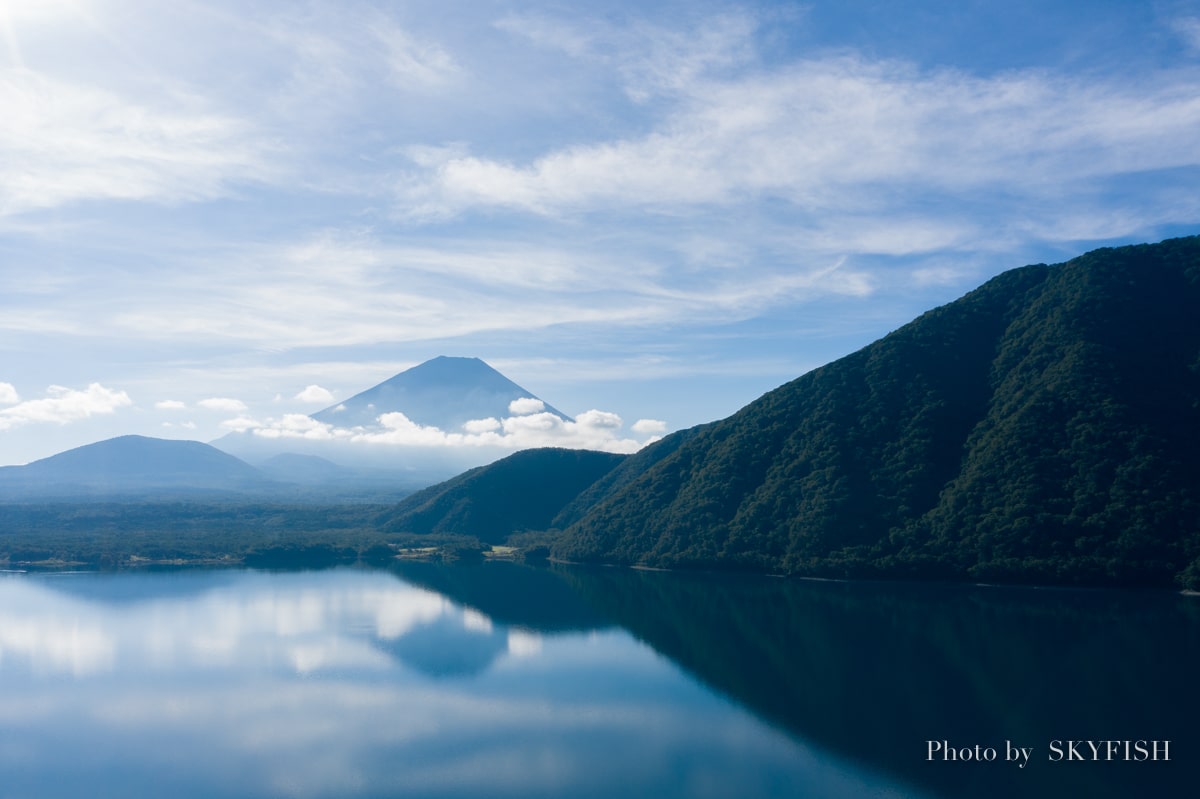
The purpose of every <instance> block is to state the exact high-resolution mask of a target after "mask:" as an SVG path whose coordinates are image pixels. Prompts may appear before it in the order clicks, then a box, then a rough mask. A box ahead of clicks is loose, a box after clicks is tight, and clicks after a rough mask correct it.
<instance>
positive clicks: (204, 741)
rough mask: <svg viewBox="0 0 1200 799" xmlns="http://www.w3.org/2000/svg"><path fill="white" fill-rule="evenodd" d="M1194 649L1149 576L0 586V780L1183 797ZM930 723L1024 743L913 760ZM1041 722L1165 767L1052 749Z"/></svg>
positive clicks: (70, 581) (339, 573)
mask: <svg viewBox="0 0 1200 799" xmlns="http://www.w3.org/2000/svg"><path fill="white" fill-rule="evenodd" d="M643 642H644V643H643ZM647 645H648V646H647ZM1198 656H1200V603H1198V602H1197V601H1196V600H1195V599H1194V598H1187V597H1178V596H1172V595H1163V594H1139V593H1115V592H1079V591H1031V590H1012V589H985V588H973V587H965V586H912V585H907V586H905V585H878V584H850V583H816V582H796V581H786V580H777V579H769V578H749V577H746V578H742V577H717V576H706V575H695V574H668V573H646V572H637V571H631V570H626V569H611V568H600V569H576V568H558V567H555V568H549V569H529V568H525V567H519V566H513V565H507V564H482V565H476V566H459V567H446V566H440V565H434V564H425V563H406V564H398V565H397V566H396V567H395V568H394V569H393V570H392V571H391V572H382V571H376V572H369V571H351V570H336V571H329V572H306V573H274V574H269V573H258V572H246V571H240V572H235V571H225V572H221V571H214V572H203V571H192V572H181V573H178V574H175V575H162V574H138V573H134V574H94V575H71V576H61V577H49V576H40V577H39V576H31V575H21V576H7V577H3V578H0V708H2V710H0V773H3V774H4V777H5V788H4V790H3V791H0V793H2V794H3V795H12V796H30V797H66V796H76V795H84V794H86V795H89V796H137V795H165V794H170V795H174V796H178V797H193V796H195V797H199V796H205V797H210V796H230V797H232V796H246V797H258V796H263V797H266V796H301V795H303V796H445V797H463V798H465V797H482V796H489V797H490V796H514V797H515V796H521V797H525V796H543V797H558V796H568V795H570V796H573V797H574V796H591V797H607V796H612V795H617V794H619V795H622V796H626V797H639V796H645V797H650V796H654V797H674V796H680V797H683V796H689V797H690V796H696V797H700V796H738V797H782V796H797V795H803V796H806V797H807V796H811V797H837V799H851V798H853V797H859V796H888V797H895V798H900V797H912V798H913V799H916V797H928V796H933V797H960V796H970V797H1007V796H1023V797H1026V796H1028V797H1039V796H1045V797H1050V796H1088V797H1101V798H1103V797H1124V796H1132V795H1139V796H1156V797H1157V796H1184V795H1190V793H1189V791H1190V789H1191V787H1192V786H1193V785H1194V780H1195V779H1196V777H1197V774H1196V758H1195V752H1196V748H1195V747H1196V743H1197V738H1196V736H1195V734H1194V733H1193V732H1192V730H1191V729H1190V722H1191V712H1190V710H1189V708H1190V707H1191V704H1194V700H1195V688H1194V686H1193V681H1192V673H1191V671H1192V667H1193V665H1194V664H1195V663H1196V662H1198V660H1200V657H1198ZM688 675H692V677H694V678H695V679H692V677H689V676H688ZM730 700H732V701H730ZM744 708H745V709H748V710H749V711H750V712H747V711H746V710H745V709H744ZM763 721H766V722H767V723H766V724H763V723H762V722H763ZM943 739H945V740H948V741H950V742H951V743H952V744H953V745H955V746H971V747H973V746H975V745H976V744H979V745H981V746H982V747H987V746H993V747H997V748H1000V749H1001V751H1003V747H1004V743H1005V741H1012V742H1013V744H1014V745H1017V746H1025V747H1033V748H1034V751H1033V755H1032V757H1031V759H1030V762H1029V764H1028V766H1027V767H1026V768H1024V769H1019V768H1017V767H1016V766H1015V765H1013V764H1008V763H1004V762H995V763H962V762H958V763H943V762H939V761H935V762H929V761H928V760H927V758H926V754H927V741H929V740H943ZM1054 739H1092V740H1099V739H1134V740H1137V739H1145V740H1170V741H1171V754H1172V760H1171V761H1169V762H1157V763H1124V762H1074V763H1057V764H1056V763H1049V762H1047V759H1046V755H1047V753H1048V746H1049V744H1050V742H1051V741H1052V740H1054ZM1001 758H1003V755H1001ZM148 786H153V790H151V789H150V787H148ZM914 786H920V787H914Z"/></svg>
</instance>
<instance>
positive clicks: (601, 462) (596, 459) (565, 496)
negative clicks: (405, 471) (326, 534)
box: [378, 448, 627, 544]
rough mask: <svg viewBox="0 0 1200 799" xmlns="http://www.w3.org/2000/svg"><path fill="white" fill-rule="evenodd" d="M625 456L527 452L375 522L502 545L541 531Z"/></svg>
mask: <svg viewBox="0 0 1200 799" xmlns="http://www.w3.org/2000/svg"><path fill="white" fill-rule="evenodd" d="M626 457H627V456H625V455H615V454H612V453H608V452H594V451H591V450H579V449H559V448H545V449H527V450H522V451H519V452H515V453H513V454H512V455H509V456H508V457H507V458H503V459H501V460H499V461H496V462H495V463H491V464H488V465H487V466H479V467H477V468H475V469H471V470H470V471H467V472H464V473H463V474H460V475H459V476H458V477H455V478H452V479H450V480H447V481H445V482H443V483H439V484H437V485H434V486H430V487H429V488H426V489H424V490H422V491H418V492H417V493H415V494H413V495H412V496H410V497H407V498H406V499H404V500H403V501H402V502H400V504H398V505H396V506H395V507H394V508H392V509H390V510H389V511H388V512H386V513H385V514H383V515H381V516H380V518H379V519H378V524H379V525H380V527H381V529H383V530H384V531H386V532H389V533H415V534H429V533H440V534H457V535H465V536H474V537H476V538H478V539H479V540H480V541H483V542H486V543H489V544H502V543H504V542H505V541H506V540H507V539H508V537H509V536H510V535H512V534H513V533H520V532H525V531H543V530H547V529H549V528H550V527H552V526H553V520H554V518H555V516H556V515H557V514H558V513H559V512H560V511H561V510H562V508H563V506H565V505H567V503H569V502H570V501H571V500H572V499H573V498H574V497H576V496H577V495H578V494H579V493H580V492H581V491H583V490H584V489H586V488H587V487H588V486H590V485H591V484H592V483H594V482H595V481H596V480H598V479H599V478H600V477H602V476H603V475H605V474H606V473H608V472H610V471H611V470H612V469H613V468H614V467H615V466H617V464H619V463H621V461H622V460H623V459H625V458H626Z"/></svg>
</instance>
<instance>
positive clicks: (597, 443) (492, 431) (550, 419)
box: [222, 410, 653, 452]
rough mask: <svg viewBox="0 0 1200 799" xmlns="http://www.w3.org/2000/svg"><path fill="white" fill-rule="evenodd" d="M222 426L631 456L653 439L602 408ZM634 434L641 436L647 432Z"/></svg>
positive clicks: (243, 421)
mask: <svg viewBox="0 0 1200 799" xmlns="http://www.w3.org/2000/svg"><path fill="white" fill-rule="evenodd" d="M222 427H225V428H227V429H231V430H238V431H251V432H253V433H254V435H256V436H259V437H262V438H271V439H289V438H290V439H308V440H320V441H331V440H338V441H347V442H352V443H358V444H363V445H376V446H382V445H392V446H404V447H492V448H497V449H505V450H519V449H529V448H531V447H564V448H568V449H594V450H603V451H607V452H634V451H636V450H638V449H640V448H641V447H642V446H645V444H647V443H649V441H650V440H653V439H645V438H643V439H641V440H638V439H634V438H627V437H622V436H621V433H620V431H621V428H622V421H621V417H620V416H618V415H617V414H615V413H610V412H607V411H600V410H588V411H584V412H583V413H581V414H579V416H578V417H577V418H576V420H575V421H574V422H568V421H564V420H563V419H562V418H561V417H559V416H557V415H556V414H553V413H550V412H549V411H541V412H525V413H522V414H520V415H514V416H509V417H506V418H504V419H494V418H487V419H474V420H471V421H469V422H466V423H465V424H463V426H462V429H463V432H461V433H457V432H446V431H444V430H441V429H440V428H437V427H432V426H428V425H421V424H417V423H416V422H414V421H412V420H411V419H409V418H408V417H407V416H405V415H404V414H403V413H401V412H399V411H396V412H392V413H385V414H382V415H381V416H380V417H379V426H378V427H376V428H363V427H355V428H345V427H337V426H334V425H331V424H327V423H325V422H319V421H317V420H315V419H312V418H311V417H308V416H304V415H303V414H287V415H285V416H283V417H282V418H280V419H267V420H266V421H265V422H257V421H255V420H253V419H250V418H248V417H240V418H238V419H233V420H230V421H227V422H223V423H222ZM635 432H637V433H639V434H641V435H644V433H646V432H651V431H644V430H638V431H635Z"/></svg>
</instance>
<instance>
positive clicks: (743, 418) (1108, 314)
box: [392, 237, 1200, 587]
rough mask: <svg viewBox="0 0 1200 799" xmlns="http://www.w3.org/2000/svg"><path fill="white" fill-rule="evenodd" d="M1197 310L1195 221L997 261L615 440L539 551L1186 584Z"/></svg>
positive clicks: (872, 573) (1193, 575)
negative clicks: (914, 304) (894, 326)
mask: <svg viewBox="0 0 1200 799" xmlns="http://www.w3.org/2000/svg"><path fill="white" fill-rule="evenodd" d="M1197 308H1200V238H1198V237H1191V238H1184V239H1174V240H1170V241H1165V242H1162V243H1160V244H1157V245H1140V246H1133V247H1121V248H1115V249H1102V250H1096V251H1094V252H1091V253H1088V254H1086V255H1084V256H1081V257H1079V258H1076V259H1074V260H1072V261H1069V262H1067V263H1065V264H1059V265H1056V266H1047V265H1045V264H1038V265H1034V266H1027V267H1023V268H1019V269H1014V270H1012V271H1009V272H1006V273H1004V274H1002V275H1000V276H998V277H996V278H994V279H993V280H991V281H989V282H988V283H986V284H985V285H983V286H981V287H980V288H979V289H976V290H975V291H972V292H971V293H969V294H967V295H966V296H965V297H963V298H961V299H959V300H957V301H955V302H953V303H950V304H948V305H945V306H942V307H940V308H937V309H935V310H932V311H930V312H928V313H926V314H924V315H923V316H921V317H920V318H918V319H916V320H915V321H913V322H911V323H910V324H908V325H905V326H904V327H902V328H900V329H898V330H896V331H895V332H893V333H891V334H889V335H888V336H886V337H884V338H882V339H880V340H879V341H876V342H875V343H873V344H871V345H869V346H867V347H865V348H863V349H862V350H859V351H858V352H855V353H853V354H851V355H849V356H847V357H845V358H842V359H840V360H837V361H834V362H833V363H830V364H828V365H826V366H824V367H822V368H819V369H816V370H814V371H812V372H809V373H808V374H805V375H803V376H802V377H800V378H798V379H796V380H794V381H792V382H790V383H788V384H786V385H784V386H781V387H780V388H778V389H776V390H774V391H772V392H769V393H768V394H766V395H764V396H763V397H762V398H760V399H758V400H757V401H755V402H753V403H751V404H750V405H748V406H746V407H745V408H743V409H742V410H741V411H739V412H738V413H736V414H734V415H733V416H731V417H729V418H727V419H724V420H721V421H718V422H714V423H711V424H707V425H702V426H700V427H697V428H693V429H690V430H686V431H681V432H679V433H675V434H673V435H670V436H667V437H666V438H664V439H663V440H661V441H659V442H658V443H655V444H653V445H651V446H649V447H646V448H645V449H643V450H641V451H640V452H638V453H636V454H634V455H632V456H629V457H628V458H625V459H623V460H621V461H620V462H619V463H617V464H616V465H615V466H614V468H613V470H612V471H611V472H609V473H607V474H606V475H604V476H602V477H600V478H599V479H598V480H597V481H596V482H594V483H593V484H592V485H591V486H589V487H588V488H585V489H583V490H582V491H581V492H580V493H579V494H577V495H576V496H574V497H572V498H571V499H570V500H569V501H567V502H564V503H563V505H562V508H561V510H560V511H558V512H557V513H555V514H553V519H552V523H551V526H552V527H554V526H556V525H558V526H559V528H558V532H557V537H556V539H555V541H554V544H553V554H554V555H555V556H556V557H558V558H561V559H564V560H570V561H584V562H594V563H612V564H626V565H644V566H655V567H675V568H681V567H686V568H705V569H734V570H750V571H765V572H775V573H784V574H799V575H812V576H824V577H906V578H933V579H967V580H984V581H1000V582H1036V583H1069V584H1145V585H1164V586H1165V585H1172V584H1179V583H1183V584H1184V585H1188V586H1192V587H1200V451H1198V450H1197V448H1196V446H1195V444H1196V442H1197V441H1200V313H1197V310H1196V309H1197ZM500 467H501V465H500V464H495V465H493V467H490V468H500ZM556 468H561V467H556ZM482 477H483V475H481V474H477V475H476V476H475V478H474V479H475V481H476V482H479V483H481V484H482V482H483V480H482ZM548 478H549V475H548V474H547V475H546V476H544V477H543V478H542V480H546V479H548ZM527 482H528V483H529V485H530V487H529V488H528V489H527V491H526V496H527V497H530V498H532V497H534V496H535V495H536V492H537V485H538V484H539V482H540V481H539V480H538V479H536V478H530V479H528V480H527ZM459 488H460V489H461V488H463V486H461V485H460V486H459ZM468 488H469V487H468ZM431 491H434V490H432V489H431ZM434 493H436V491H434ZM404 518H405V517H404V515H403V514H399V515H397V516H396V517H395V518H394V519H393V521H392V524H393V525H394V526H398V527H403V526H404V523H403V522H402V520H403V519H404ZM446 518H450V511H447V516H446ZM437 524H438V522H437V521H436V520H431V519H429V518H428V517H423V518H422V520H421V525H422V526H423V527H431V526H436V525H437ZM458 531H459V532H462V533H468V534H474V533H477V534H479V535H480V536H481V537H482V538H485V539H490V538H491V536H493V534H494V531H492V530H490V529H488V530H485V529H483V528H479V529H478V530H477V531H476V530H475V529H473V528H472V526H471V524H468V523H467V521H466V520H462V523H461V524H460V525H458Z"/></svg>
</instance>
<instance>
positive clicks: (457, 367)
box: [312, 356, 570, 432]
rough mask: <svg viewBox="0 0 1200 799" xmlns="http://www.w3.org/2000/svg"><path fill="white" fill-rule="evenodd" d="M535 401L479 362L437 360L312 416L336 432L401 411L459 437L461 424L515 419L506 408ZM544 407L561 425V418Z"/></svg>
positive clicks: (559, 413)
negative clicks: (520, 400) (476, 420)
mask: <svg viewBox="0 0 1200 799" xmlns="http://www.w3.org/2000/svg"><path fill="white" fill-rule="evenodd" d="M519 399H533V400H537V399H539V398H538V397H537V396H535V395H534V394H533V393H532V392H530V391H528V390H527V389H524V388H522V387H521V386H518V385H517V384H516V383H514V382H512V381H511V380H509V379H508V378H507V377H505V376H504V375H502V374H500V373H499V372H497V371H496V370H495V369H493V368H492V367H490V366H488V365H487V364H486V363H484V362H483V361H481V360H479V359H478V358H450V357H446V356H440V357H437V358H434V359H432V360H429V361H425V362H424V363H422V364H419V365H417V366H414V367H413V368H411V369H407V370H405V371H403V372H401V373H400V374H398V375H395V376H394V377H391V378H389V379H387V380H385V381H384V382H382V383H380V384H379V385H377V386H373V387H371V388H369V389H367V390H366V391H363V392H360V393H358V394H355V395H354V396H353V397H351V398H350V399H348V400H346V401H345V402H340V403H338V404H337V405H333V406H331V407H329V408H326V409H324V410H322V411H318V412H317V413H314V414H312V418H314V419H316V420H318V421H321V422H326V423H328V424H332V425H335V426H337V427H355V426H360V425H361V426H364V427H377V426H378V425H379V422H378V419H379V416H380V415H382V414H385V413H391V412H396V411H398V412H400V413H403V414H404V415H405V416H407V417H408V418H409V419H410V420H412V421H414V422H416V423H417V424H419V425H424V426H427V427H437V428H440V429H442V430H445V431H447V432H461V428H462V425H463V423H464V422H468V421H471V420H473V419H487V418H489V417H492V418H496V419H502V418H504V417H506V416H513V415H514V414H513V413H512V412H510V410H509V404H510V403H511V402H513V401H514V400H519ZM543 405H544V410H545V411H546V412H548V413H552V414H554V415H555V416H558V417H560V418H562V419H564V420H569V419H570V417H568V416H567V415H566V414H564V413H562V411H559V410H558V409H556V408H554V407H552V406H550V405H546V404H545V403H543Z"/></svg>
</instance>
